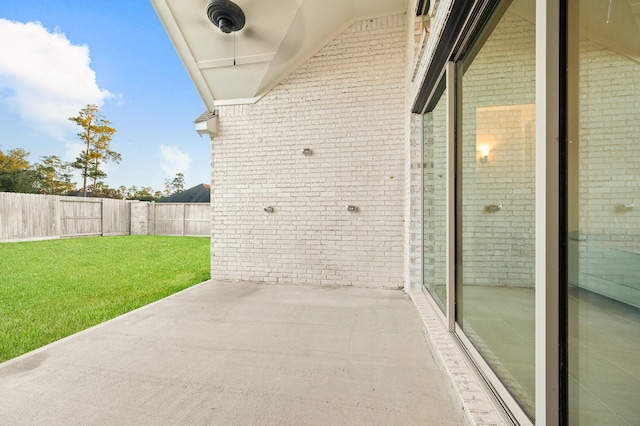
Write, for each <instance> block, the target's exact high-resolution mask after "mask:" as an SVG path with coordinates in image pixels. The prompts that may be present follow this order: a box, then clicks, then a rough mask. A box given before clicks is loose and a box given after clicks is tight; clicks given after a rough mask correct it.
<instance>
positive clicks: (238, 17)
mask: <svg viewBox="0 0 640 426" xmlns="http://www.w3.org/2000/svg"><path fill="white" fill-rule="evenodd" d="M207 16H208V17H209V20H210V21H211V23H212V24H213V25H215V26H216V27H218V28H220V31H222V32H223V33H225V34H230V33H232V32H235V31H240V30H241V29H242V28H243V27H244V24H245V17H244V12H243V11H242V9H240V6H238V5H237V4H235V3H234V2H232V1H229V0H212V1H211V2H210V3H209V4H208V5H207Z"/></svg>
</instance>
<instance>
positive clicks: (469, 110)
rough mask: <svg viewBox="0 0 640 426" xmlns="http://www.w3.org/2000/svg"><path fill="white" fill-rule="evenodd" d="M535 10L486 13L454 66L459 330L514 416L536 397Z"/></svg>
mask: <svg viewBox="0 0 640 426" xmlns="http://www.w3.org/2000/svg"><path fill="white" fill-rule="evenodd" d="M534 10H535V1H534V0H516V1H514V2H512V3H511V4H510V5H509V6H508V7H505V6H504V4H503V5H502V9H500V8H498V9H496V10H495V11H494V12H493V15H492V17H491V18H490V19H488V20H487V23H486V25H485V27H484V29H483V30H482V31H480V32H478V35H477V38H476V41H475V42H474V44H473V46H472V47H471V48H470V49H469V50H468V53H467V54H466V56H465V57H464V58H463V59H462V61H461V62H460V65H459V69H460V74H461V78H460V89H459V92H460V96H459V99H458V101H459V102H460V105H461V106H460V108H459V110H458V111H460V115H459V118H460V132H459V134H460V136H459V139H458V150H457V155H458V160H457V162H458V167H457V170H458V172H457V187H456V191H457V211H458V226H457V233H458V239H457V243H458V259H457V263H456V266H457V280H456V282H457V311H456V322H457V326H458V327H459V328H460V329H461V330H462V331H463V332H464V335H465V336H466V338H467V339H468V340H469V341H470V342H471V343H472V345H473V346H474V348H475V349H476V350H477V351H478V352H479V354H480V355H481V357H482V358H483V360H484V361H485V362H486V363H487V364H488V366H489V367H490V369H491V370H492V371H493V373H494V374H495V375H496V376H497V377H498V378H499V380H500V381H501V382H502V384H503V385H504V387H505V388H506V389H507V390H508V391H509V393H510V394H511V395H512V396H513V398H514V399H515V400H516V401H517V403H518V404H519V405H520V407H521V408H522V409H523V410H524V411H525V412H526V413H527V414H528V415H529V416H530V417H533V416H534V408H535V402H534V396H535V371H534V353H535V303H534V301H535V289H534V287H535V271H534V266H535V99H536V95H535V77H536V74H535V64H536V55H535V13H533V11H534Z"/></svg>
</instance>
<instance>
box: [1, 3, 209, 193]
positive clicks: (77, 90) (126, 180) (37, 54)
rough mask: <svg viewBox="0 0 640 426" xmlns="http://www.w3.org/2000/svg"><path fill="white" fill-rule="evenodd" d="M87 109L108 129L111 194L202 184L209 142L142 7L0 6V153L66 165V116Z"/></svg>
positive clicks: (69, 133) (70, 128)
mask: <svg viewBox="0 0 640 426" xmlns="http://www.w3.org/2000/svg"><path fill="white" fill-rule="evenodd" d="M89 103H93V104H97V105H98V106H100V109H101V111H102V113H103V114H104V116H105V117H106V118H107V119H108V120H110V121H111V122H112V126H113V127H114V128H116V129H117V133H116V134H115V135H114V138H113V140H112V142H111V148H112V149H113V150H115V151H117V152H119V153H120V154H122V161H121V162H120V164H114V163H110V164H109V165H108V166H107V170H106V171H107V174H108V177H107V179H106V180H105V181H106V183H107V184H108V185H109V186H110V187H114V188H117V187H119V186H121V185H124V186H126V187H130V186H133V185H136V186H138V187H141V186H150V187H152V188H153V189H155V190H163V189H164V182H165V179H172V178H173V177H174V176H175V174H176V173H183V174H184V175H185V178H186V179H185V180H186V187H187V188H189V187H192V186H195V185H197V184H199V183H205V182H208V181H209V139H208V138H204V137H203V138H200V137H199V136H198V134H197V133H196V131H195V128H194V124H193V121H194V120H195V119H196V117H198V116H199V115H200V114H201V113H202V112H203V111H204V110H205V107H204V104H203V102H202V100H201V99H200V96H199V95H198V93H197V91H196V90H195V88H194V86H193V84H192V83H191V80H190V79H189V76H188V74H187V72H186V70H185V69H184V67H183V65H182V62H181V61H180V59H179V57H178V55H177V53H176V52H175V50H174V48H173V46H172V44H171V41H170V40H169V37H168V36H167V34H166V33H165V31H164V29H163V27H162V24H161V23H160V20H159V19H158V17H157V16H156V14H155V12H154V10H153V7H152V6H151V3H150V2H149V1H148V0H111V1H86V0H75V1H74V0H46V1H44V0H42V1H41V0H31V1H28V2H18V1H2V2H0V149H2V150H4V151H6V150H9V149H12V148H24V149H25V150H26V151H28V152H30V157H29V159H30V161H31V162H32V163H35V162H39V161H40V160H41V157H42V156H45V155H58V156H60V157H61V158H63V160H65V161H71V160H73V158H75V157H76V156H77V153H78V152H79V145H78V144H79V142H80V141H79V140H78V139H77V137H76V133H77V131H78V130H79V128H78V127H77V126H75V125H74V124H73V123H72V122H70V121H69V120H68V118H69V117H72V116H75V115H77V113H78V112H79V111H80V109H81V108H83V107H84V106H86V105H87V104H89ZM76 182H78V183H79V184H81V182H80V179H76Z"/></svg>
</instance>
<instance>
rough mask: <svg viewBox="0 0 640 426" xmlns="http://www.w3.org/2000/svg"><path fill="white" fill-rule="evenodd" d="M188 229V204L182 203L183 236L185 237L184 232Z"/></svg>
mask: <svg viewBox="0 0 640 426" xmlns="http://www.w3.org/2000/svg"><path fill="white" fill-rule="evenodd" d="M186 230H187V204H186V203H185V204H183V205H182V236H183V237H184V234H185V232H186Z"/></svg>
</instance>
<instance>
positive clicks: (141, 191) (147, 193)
mask: <svg viewBox="0 0 640 426" xmlns="http://www.w3.org/2000/svg"><path fill="white" fill-rule="evenodd" d="M161 196H162V193H161V192H160V191H155V192H154V191H153V188H151V187H149V186H143V187H142V188H138V187H137V186H132V187H130V188H128V189H127V192H126V198H127V200H140V201H157V200H158V199H160V197H161Z"/></svg>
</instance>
